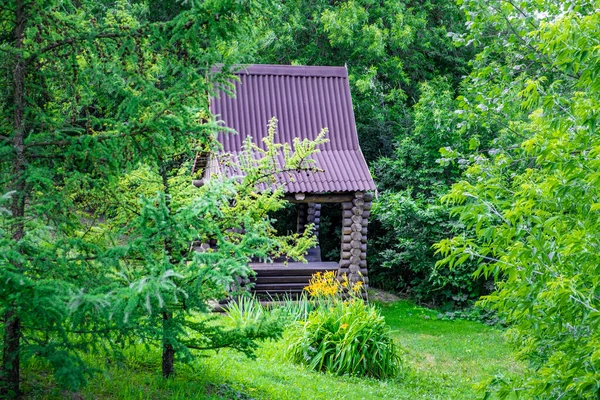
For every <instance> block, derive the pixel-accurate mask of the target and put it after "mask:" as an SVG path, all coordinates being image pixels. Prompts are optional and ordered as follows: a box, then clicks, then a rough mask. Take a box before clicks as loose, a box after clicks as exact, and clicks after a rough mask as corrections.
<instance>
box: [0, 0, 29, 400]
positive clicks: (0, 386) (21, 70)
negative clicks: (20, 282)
mask: <svg viewBox="0 0 600 400" xmlns="http://www.w3.org/2000/svg"><path fill="white" fill-rule="evenodd" d="M25 22H26V20H25V4H24V3H23V0H17V1H16V2H15V26H14V30H13V37H14V40H15V48H16V49H17V52H16V55H15V60H14V68H13V77H12V78H13V97H14V114H13V128H14V133H13V149H14V152H15V154H14V157H15V158H14V162H13V179H12V182H11V183H12V185H11V186H12V189H13V190H14V194H13V200H12V204H11V213H12V221H13V222H12V226H11V238H12V240H13V241H14V243H15V244H16V245H17V246H18V247H19V248H20V244H19V242H20V241H21V240H22V239H23V237H24V236H25V224H24V218H25V192H26V190H25V189H26V188H25V168H26V165H27V162H26V158H25V145H24V143H25V68H26V65H25V60H24V59H23V56H22V54H21V53H20V50H21V49H22V48H23V34H24V32H25ZM17 268H19V269H20V270H22V268H23V266H22V265H17ZM3 336H4V337H3V339H4V347H3V352H2V367H1V369H0V396H1V397H18V396H19V394H20V387H19V380H20V376H19V369H20V357H19V353H20V345H21V321H20V319H19V315H18V313H17V305H16V304H12V305H9V306H8V307H7V309H6V311H5V314H4V335H3Z"/></svg>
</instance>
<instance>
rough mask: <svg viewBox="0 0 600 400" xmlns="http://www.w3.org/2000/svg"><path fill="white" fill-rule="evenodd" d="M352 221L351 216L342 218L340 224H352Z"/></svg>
mask: <svg viewBox="0 0 600 400" xmlns="http://www.w3.org/2000/svg"><path fill="white" fill-rule="evenodd" d="M353 223H354V222H352V219H351V218H344V219H342V226H352V224H353Z"/></svg>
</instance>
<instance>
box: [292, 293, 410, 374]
mask: <svg viewBox="0 0 600 400" xmlns="http://www.w3.org/2000/svg"><path fill="white" fill-rule="evenodd" d="M295 334H296V336H295V337H293V338H291V340H290V344H289V346H288V356H289V357H290V358H291V360H292V361H294V362H296V363H299V364H304V365H307V366H308V367H309V368H310V369H312V370H315V371H322V372H325V371H327V372H331V373H334V374H338V375H345V374H348V375H358V376H370V377H374V378H378V379H380V378H388V377H391V376H394V375H395V374H396V373H397V371H398V366H399V365H400V358H399V356H398V354H397V350H396V345H395V344H394V342H393V340H392V338H391V336H390V335H389V328H388V326H387V325H386V324H385V320H384V318H383V317H382V316H381V315H380V314H379V312H378V311H377V309H375V308H374V307H372V306H369V305H365V303H364V302H363V301H362V300H357V299H352V300H350V301H347V302H343V301H339V302H337V303H335V304H334V305H333V306H331V307H320V308H318V309H316V310H315V311H313V312H312V313H310V315H309V317H308V319H307V321H306V322H305V323H304V324H303V325H302V327H301V329H299V330H298V331H297V332H295Z"/></svg>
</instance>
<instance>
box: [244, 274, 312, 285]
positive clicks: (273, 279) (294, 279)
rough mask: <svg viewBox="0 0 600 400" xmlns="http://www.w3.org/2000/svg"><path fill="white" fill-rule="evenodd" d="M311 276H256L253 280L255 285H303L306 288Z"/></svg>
mask: <svg viewBox="0 0 600 400" xmlns="http://www.w3.org/2000/svg"><path fill="white" fill-rule="evenodd" d="M310 278H311V275H289V276H288V275H283V276H276V275H274V276H258V278H255V281H256V283H257V284H261V283H304V284H305V285H304V286H308V282H309V281H310ZM253 280H254V279H253Z"/></svg>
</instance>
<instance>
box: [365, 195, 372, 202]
mask: <svg viewBox="0 0 600 400" xmlns="http://www.w3.org/2000/svg"><path fill="white" fill-rule="evenodd" d="M363 199H365V202H366V201H373V193H365V196H364V197H363Z"/></svg>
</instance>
